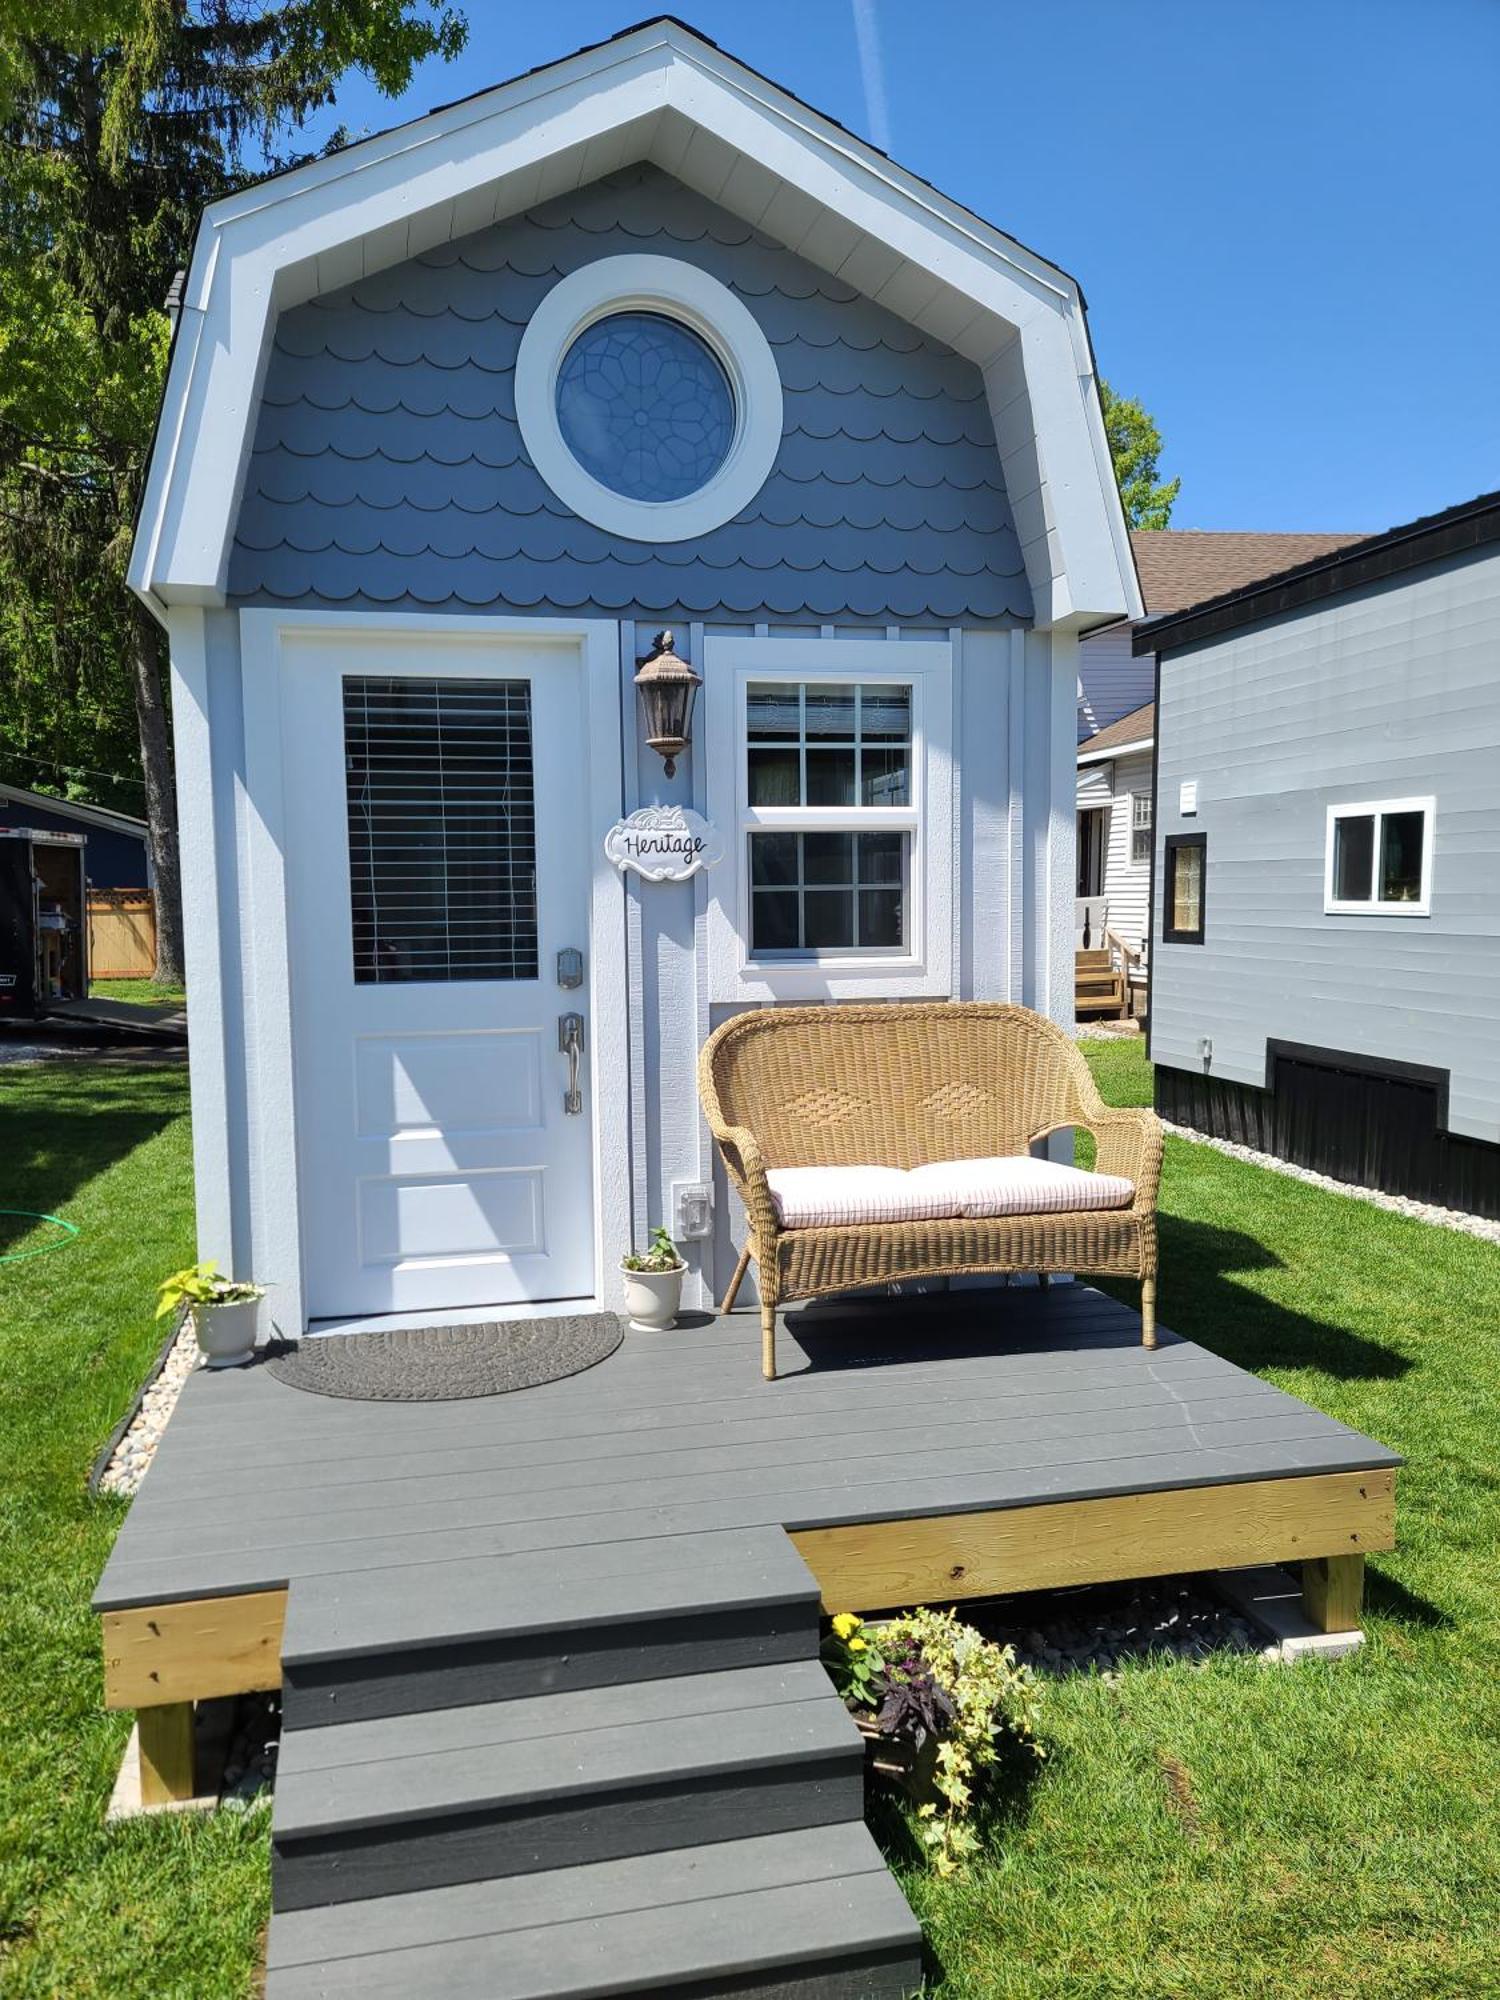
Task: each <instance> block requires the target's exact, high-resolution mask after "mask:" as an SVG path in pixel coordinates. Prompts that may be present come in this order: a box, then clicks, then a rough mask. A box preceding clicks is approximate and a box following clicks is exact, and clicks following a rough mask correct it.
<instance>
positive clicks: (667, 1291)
mask: <svg viewBox="0 0 1500 2000" xmlns="http://www.w3.org/2000/svg"><path fill="white" fill-rule="evenodd" d="M620 1269H621V1272H622V1273H623V1275H624V1279H625V1311H626V1313H627V1314H628V1315H629V1319H630V1327H631V1331H632V1332H633V1333H665V1332H666V1331H667V1330H668V1328H669V1327H673V1326H675V1325H676V1324H677V1313H678V1309H679V1308H680V1307H681V1305H682V1280H683V1278H684V1276H685V1275H686V1272H687V1266H686V1265H685V1264H679V1265H678V1266H677V1268H676V1269H675V1270H673V1271H630V1270H627V1269H626V1268H625V1266H624V1265H623V1264H622V1265H621V1267H620Z"/></svg>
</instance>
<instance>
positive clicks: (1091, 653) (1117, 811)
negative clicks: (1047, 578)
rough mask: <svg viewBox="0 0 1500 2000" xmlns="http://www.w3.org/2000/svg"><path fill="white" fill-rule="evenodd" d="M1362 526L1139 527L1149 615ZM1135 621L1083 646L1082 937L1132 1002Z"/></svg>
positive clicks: (1138, 937) (1144, 694)
mask: <svg viewBox="0 0 1500 2000" xmlns="http://www.w3.org/2000/svg"><path fill="white" fill-rule="evenodd" d="M1354 539H1355V538H1354V537H1353V536H1352V535H1303V534H1273V535H1256V534H1234V533H1218V532H1212V531H1208V530H1202V529H1196V528H1188V529H1174V528H1163V529H1155V530H1151V531H1149V532H1148V531H1143V530H1141V529H1136V530H1134V531H1133V532H1132V534H1131V542H1132V544H1133V546H1134V549H1135V559H1136V569H1137V572H1138V574H1139V576H1140V582H1141V595H1142V596H1143V597H1144V598H1145V600H1146V610H1147V614H1148V615H1149V616H1160V615H1162V614H1164V613H1166V612H1169V611H1177V610H1180V609H1181V608H1182V607H1183V606H1184V605H1188V604H1194V603H1197V602H1199V601H1200V600H1201V599H1203V598H1205V597H1214V596H1217V595H1219V594H1220V593H1221V592H1223V591H1226V590H1234V589H1238V588H1239V587H1240V586H1241V585H1242V584H1246V583H1250V582H1253V581H1254V580H1255V579H1256V578H1257V577H1261V576H1266V575H1268V574H1269V573H1270V572H1272V571H1273V570H1279V569H1285V568H1287V567H1289V566H1290V565H1291V564H1293V563H1299V562H1306V561H1309V560H1311V559H1312V558H1313V557H1315V556H1320V555H1326V554H1328V553H1330V552H1331V551H1332V550H1334V549H1338V548H1342V547H1343V546H1344V545H1345V544H1346V543H1347V542H1350V541H1352V540H1354ZM1136 630H1137V627H1136V626H1135V625H1133V624H1131V623H1130V622H1129V621H1127V620H1122V621H1121V622H1120V623H1119V624H1118V625H1112V626H1110V627H1108V628H1107V629H1106V630H1104V631H1100V632H1095V633H1091V634H1090V635H1089V636H1088V637H1087V638H1086V639H1084V640H1083V642H1082V643H1081V645H1080V646H1079V649H1078V658H1079V672H1078V844H1077V881H1076V894H1077V909H1076V912H1075V918H1074V925H1075V934H1076V941H1077V943H1078V945H1079V946H1080V947H1083V946H1084V944H1085V940H1087V944H1088V946H1089V947H1091V948H1096V949H1102V948H1104V946H1105V941H1106V938H1108V939H1111V940H1115V941H1117V942H1115V943H1114V944H1112V945H1111V946H1110V949H1111V950H1112V952H1113V954H1114V959H1115V965H1116V969H1117V970H1118V971H1119V972H1121V973H1122V974H1123V975H1124V976H1125V977H1126V978H1127V980H1128V983H1129V987H1130V997H1131V1003H1132V1010H1133V1011H1135V1012H1141V1011H1142V1010H1143V1008H1144V1005H1145V999H1146V990H1147V962H1148V958H1149V952H1148V949H1147V934H1148V932H1149V930H1150V923H1149V921H1148V915H1147V912H1148V908H1149V901H1150V882H1151V824H1152V817H1153V810H1154V806H1153V787H1154V781H1153V775H1152V774H1153V768H1154V749H1155V733H1156V711H1155V708H1154V706H1153V696H1154V693H1155V662H1154V661H1153V660H1152V659H1151V658H1150V656H1149V655H1141V654H1137V653H1135V652H1134V651H1133V640H1134V635H1135V632H1136Z"/></svg>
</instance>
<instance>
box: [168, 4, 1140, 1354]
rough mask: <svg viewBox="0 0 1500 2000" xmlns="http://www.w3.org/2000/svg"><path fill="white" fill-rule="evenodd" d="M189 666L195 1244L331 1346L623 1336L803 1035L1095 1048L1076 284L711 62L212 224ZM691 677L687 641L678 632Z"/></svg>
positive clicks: (298, 181)
mask: <svg viewBox="0 0 1500 2000" xmlns="http://www.w3.org/2000/svg"><path fill="white" fill-rule="evenodd" d="M132 582H133V584H134V587H135V588H136V589H137V591H138V592H139V593H140V595H141V596H142V598H143V599H144V601H145V602H146V603H147V604H148V605H149V606H150V607H151V609H152V610H153V611H154V612H155V614H156V615H157V616H158V617H159V618H160V619H161V621H162V622H163V624H164V625H165V627H166V629H167V631H168V633H169V635H170V640H171V656H172V667H173V693H174V715H175V726H176V732H177V754H178V766H179V799H180V816H181V824H182V829H183V869H184V894H185V927H186V936H187V952H188V964H189V977H190V980H191V982H192V986H193V992H194V1022H193V1047H192V1065H193V1090H194V1118H195V1143H196V1147H197V1179H198V1191H199V1229H200V1247H201V1252H202V1254H203V1255H205V1256H216V1257H218V1258H219V1259H220V1260H221V1262H222V1263H223V1264H224V1265H225V1267H226V1268H229V1269H232V1270H235V1271H237V1272H245V1273H247V1274H248V1273H250V1272H252V1271H253V1272H254V1274H255V1275H256V1276H257V1277H259V1278H261V1279H263V1280H265V1281H267V1282H268V1283H269V1284H270V1285H271V1286H272V1287H273V1290H274V1308H275V1312H276V1317H277V1318H278V1320H279V1322H280V1323H281V1324H282V1325H283V1327H285V1328H286V1329H287V1330H288V1331H300V1330H301V1329H302V1328H303V1327H304V1326H306V1325H309V1324H345V1325H348V1324H358V1323H360V1322H361V1321H363V1320H366V1319H370V1318H375V1317H379V1316H384V1315H389V1314H396V1313H399V1314H407V1315H415V1316H418V1317H420V1316H421V1315H423V1314H426V1313H434V1314H440V1315H444V1314H445V1315H448V1316H449V1317H451V1316H452V1314H453V1313H455V1312H458V1313H464V1312H474V1313H479V1314H482V1313H484V1312H486V1311H494V1310H505V1309H507V1308H514V1307H521V1306H527V1305H530V1304H535V1303H537V1302H540V1301H545V1300H588V1299H597V1300H599V1301H602V1302H604V1303H606V1304H608V1303H614V1302H615V1287H616V1286H617V1283H618V1275H617V1271H616V1266H617V1263H618V1258H619V1254H620V1252H621V1251H622V1250H623V1249H625V1248H628V1247H629V1246H630V1245H631V1243H632V1242H634V1243H640V1242H642V1241H643V1240H644V1237H645V1235H646V1232H647V1229H648V1227H649V1226H650V1225H651V1224H654V1223H656V1222H658V1221H664V1222H665V1223H666V1224H667V1226H668V1227H669V1228H670V1229H672V1231H673V1232H674V1234H675V1235H676V1236H677V1238H678V1240H679V1241H680V1242H681V1244H682V1247H683V1249H684V1251H685V1253H686V1254H687V1256H688V1259H689V1263H690V1266H691V1278H690V1290H689V1302H690V1303H692V1302H706V1301H708V1300H709V1299H711V1298H712V1297H713V1296H714V1293H715V1291H716V1289H720V1288H722V1286H723V1284H724V1283H725V1281H726V1280H727V1278H728V1275H729V1273H730V1271H732V1269H733V1268H734V1263H735V1256H736V1243H735V1236H736V1232H737V1231H738V1230H739V1227H740V1219H739V1217H738V1216H737V1215H736V1214H734V1213H732V1212H731V1210H730V1204H729V1201H728V1199H727V1195H726V1191H725V1187H724V1183H723V1180H722V1176H721V1175H719V1176H718V1177H717V1178H716V1168H715V1164H714V1156H713V1149H712V1147H711V1145H710V1143H709V1137H708V1134H707V1131H706V1129H705V1127H704V1125H703V1122H702V1119H701V1117H700V1115H699V1110H698V1105H697V1100H696V1094H695V1087H694V1075H695V1062H696V1056H697V1051H698V1049H699V1048H700V1046H701V1045H702V1043H703V1042H704V1041H705V1040H706V1038H707V1036H708V1034H709V1033H710V1032H711V1030H712V1029H713V1027H714V1026H716V1025H717V1024H718V1023H719V1022H720V1021H721V1020H723V1019H725V1018H726V1017H727V1016H728V1015H729V1014H730V1013H732V1012H733V1011H734V1010H736V1009H738V1008H742V1007H746V1006H753V1005H763V1004H767V1003H773V1004H774V1003H777V1002H781V1001H807V1000H819V1001H827V1002H831V1003H837V1002H839V1001H842V1000H849V999H861V1000H863V999H872V998H873V999H882V1000H892V1001H895V1000H901V999H909V998H928V999H931V998H954V999H969V998H973V999H989V998H993V999H1013V1000H1017V1001H1021V1002H1024V1003H1025V1004H1027V1005H1030V1006H1034V1007H1037V1008H1039V1009H1041V1010H1042V1011H1044V1012H1047V1013H1050V1014H1052V1015H1054V1016H1055V1017H1056V1018H1058V1019H1064V1020H1067V1019H1071V1011H1072V953H1073V946H1072V903H1073V887H1074V861H1073V836H1074V763H1073V760H1074V750H1075V734H1076V703H1077V678H1078V645H1079V639H1080V636H1081V635H1082V634H1084V633H1086V632H1088V631H1090V630H1092V629H1094V628H1096V627H1099V626H1102V625H1105V624H1109V623H1113V622H1117V621H1119V620H1120V619H1122V618H1124V619H1129V618H1133V617H1136V616H1138V615H1139V613H1140V609H1141V606H1140V602H1139V597H1138V594H1137V588H1136V583H1135V575H1134V568H1133V564H1132V560H1131V554H1130V546H1129V540H1128V537H1127V534H1126V530H1125V526H1124V521H1123V518H1122V514H1121V509H1120V505H1119V499H1118V494H1117V491H1116V487H1115V482H1114V476H1113V472H1112V469H1111V465H1110V460H1109V453H1108V448H1107V444H1106V441H1105V436H1104V430H1103V424H1102V419H1101V416H1100V411H1099V404H1098V394H1097V386H1096V381H1095V374H1094V365H1093V359H1092V354H1091V351H1090V347H1089V342H1088V335H1087V330H1086V325H1085V320H1084V312H1083V302H1082V298H1081V295H1080V293H1079V290H1078V287H1077V285H1076V284H1075V283H1074V281H1073V280H1072V279H1070V278H1069V277H1067V276H1066V275H1065V274H1064V273H1063V272H1061V271H1059V270H1058V269H1057V268H1056V267H1055V266H1053V265H1051V264H1049V263H1047V262H1046V261H1045V260H1044V259H1042V258H1040V257H1038V256H1036V255H1035V254H1034V253H1033V252H1031V251H1028V250H1026V249H1024V248H1023V247H1022V246H1020V245H1019V244H1017V243H1016V242H1015V241H1014V240H1012V239H1011V238H1009V237H1007V236H1005V235H1004V234H1003V233H1001V232H1000V231H998V230H996V229H994V228H993V227H991V226H990V225H989V224H987V223H985V222H983V221H982V220H981V219H980V218H978V217H977V216H975V215H973V214H972V213H971V212H969V211H968V210H966V209H964V208H962V207H961V206H959V205H958V204H957V203H954V202H952V201H949V200H948V199H946V198H945V197H944V196H942V195H940V194H939V193H937V192H936V191H935V190H933V189H932V188H931V187H929V186H927V185H926V184H925V183H923V182H921V181H920V180H918V179H916V178H915V177H914V176H912V175H910V174H907V173H905V172H904V171H903V170H902V169H901V168H900V167H899V166H897V165H896V164H895V163H893V162H892V161H890V160H889V159H888V158H886V157H885V156H884V155H883V154H880V153H878V152H876V151H874V150H873V149H872V148H870V147H867V146H865V145H864V144H862V142H860V141H859V140H857V139H856V138H854V137H852V136H851V135H850V134H849V133H848V132H846V131H844V130H842V128H840V127H838V126H836V125H834V124H832V123H831V122H830V121H828V120H826V119H824V118H822V117H820V116H819V115H818V114H817V113H815V112H813V111H811V110H810V109H809V108H808V107H807V106H806V105H804V104H802V103H800V102H799V101H798V100H797V99H796V98H794V97H792V96H790V95H788V94H787V93H786V92H785V91H783V90H780V89H778V88H777V87H776V86H775V85H773V84H771V83H769V82H767V81H766V80H765V79H764V78H762V77H760V76H758V75H756V74H755V73H754V72H752V71H749V70H747V69H745V68H744V67H743V66H742V65H740V64H738V63H736V62H734V61H733V60H732V58H730V57H728V56H726V55H725V54H723V53H722V52H721V51H720V50H718V49H716V48H715V47H713V45H712V44H709V43H707V42H705V41H703V40H702V39H700V38H699V37H698V36H696V35H694V34H693V33H692V32H691V31H690V30H688V29H686V28H684V27H683V26H681V25H680V24H678V23H676V22H672V21H665V20H664V21H657V22H652V23H648V24H646V25H645V26H643V27H640V28H636V29H632V30H630V31H628V32H627V33H625V34H623V35H621V36H619V37H617V38H616V39H615V40H613V41H611V42H607V43H604V44H602V45H600V46H599V47H597V48H594V49H588V50H583V51H580V52H579V53H578V54H577V55H575V56H572V57H569V58H567V59H565V60H564V61H562V62H560V63H557V64H554V65H552V66H551V67H550V68H548V69H546V70H543V71H539V72H536V73H534V74H532V75H530V76H527V77H522V78H520V79H517V80H516V81H514V82H512V83H509V84H506V85H502V86H500V87H499V88H497V89H495V90H493V91H489V92H486V93H483V94H481V95H480V96H478V97H475V98H471V99H469V100H466V101H465V102H464V103H462V104H458V105H454V106H450V107H448V108H446V109H444V110H442V111H439V112H436V113H433V114H432V115H431V116H429V117H426V118H423V119H419V120H417V121H416V122H415V123H413V124H411V125H409V126H406V127H403V128H401V129H400V130H399V131H397V132H394V133H388V134H384V135H381V136H379V137H376V138H373V139H369V140H366V141H364V142H362V143H361V144H359V145H356V146H353V147H351V148H349V149H348V150H347V151H345V152H342V153H339V154H337V155H334V156H332V157H330V158H328V159H326V160H321V161H318V162H316V163H314V164H311V165H308V166H305V167H301V168H298V169H296V170H295V171H293V172H291V173H288V174H286V175H283V176H280V177H278V178H274V179H272V180H269V181H267V182H265V183H264V184H262V185H261V186H259V187H256V188H253V189H250V190H247V191H245V192H244V193H243V194H240V195H236V196H233V197H231V198H230V199H228V200H226V201H225V202H222V203H220V204H217V205H216V206H215V207H214V208H213V209H211V210H210V211H209V212H208V213H207V215H206V216H205V218H204V222H203V225H202V229H201V232H200V238H199V244H198V249H197V252H196V254H195V258H194V262H193V266H192V269H191V270H190V272H189V274H188V277H187V281H186V284H185V287H184V290H183V302H182V310H181V315H180V320H179V324H178V328H177V335H176V344H175V348H174V353H173V359H172V365H171V370H170V376H169V382H168V388H167V395H166V405H165V410H164V417H163V422H162V425H161V428H160V432H159V440H158V444H157V448H156V451H155V455H154V457H153V461H152V466H151V471H150V477H149V481H148V487H147V492H146V497H145V503H144V505H143V508H142V515H141V523H140V529H139V534H138V537H137V542H136V547H135V551H134V556H133V564H132ZM666 634H669V635H670V638H669V639H668V638H666V637H664V636H663V635H666Z"/></svg>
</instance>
